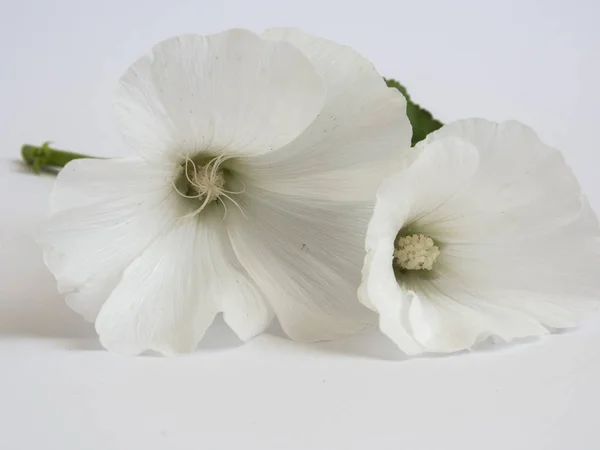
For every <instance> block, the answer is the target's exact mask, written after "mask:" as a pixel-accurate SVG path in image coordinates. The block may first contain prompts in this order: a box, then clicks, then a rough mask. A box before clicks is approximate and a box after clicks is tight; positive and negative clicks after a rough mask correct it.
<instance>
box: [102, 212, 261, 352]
mask: <svg viewBox="0 0 600 450" xmlns="http://www.w3.org/2000/svg"><path fill="white" fill-rule="evenodd" d="M220 220H221V219H220V216H219V215H218V214H217V213H216V212H215V213H214V214H210V213H208V214H205V215H203V216H202V218H201V220H197V218H191V219H188V220H181V221H178V222H177V224H176V225H175V226H174V227H173V228H172V229H171V230H170V231H169V232H168V233H166V234H165V235H164V236H163V237H161V238H159V239H158V240H157V241H156V242H154V243H153V244H152V245H151V246H150V247H148V249H147V250H146V251H145V252H144V253H143V254H142V255H141V256H139V257H138V258H137V259H136V260H135V261H134V262H133V263H132V264H131V265H130V266H129V267H128V268H127V269H126V270H125V272H124V274H123V279H122V281H121V282H120V283H119V284H118V286H117V287H116V289H115V290H114V291H113V292H112V294H111V295H110V297H109V298H108V300H107V301H106V303H105V305H104V306H103V307H102V309H101V311H100V314H99V315H98V319H97V321H96V330H97V332H98V334H99V336H100V340H101V342H102V344H103V345H104V346H105V347H106V348H108V349H109V350H115V351H117V352H120V353H128V354H138V353H141V352H143V351H145V350H155V351H158V352H160V353H163V354H173V353H182V352H190V351H193V350H194V349H195V348H196V346H197V344H198V342H199V341H200V340H201V339H202V336H203V335H204V332H205V331H206V329H207V328H208V326H210V324H211V323H212V322H213V319H214V317H215V315H216V314H217V313H218V312H221V311H222V312H223V317H224V319H225V321H226V322H227V324H228V325H229V326H231V328H232V329H233V330H234V331H235V332H236V334H237V335H238V336H239V337H240V338H241V339H243V340H248V339H250V338H252V337H253V336H255V335H256V334H258V333H260V332H262V331H263V330H264V329H265V328H266V327H267V326H268V325H269V323H270V321H271V318H272V312H271V310H270V308H269V307H268V306H267V304H266V303H265V301H264V299H263V296H262V294H261V292H260V291H259V290H258V288H257V287H256V286H255V285H254V283H253V282H252V281H251V280H249V279H248V277H247V276H246V275H244V272H243V269H242V268H241V266H240V265H239V263H238V262H237V261H236V260H235V259H234V256H233V252H232V250H231V245H230V244H229V242H228V240H227V237H226V233H225V230H224V229H223V227H222V224H221V223H220Z"/></svg>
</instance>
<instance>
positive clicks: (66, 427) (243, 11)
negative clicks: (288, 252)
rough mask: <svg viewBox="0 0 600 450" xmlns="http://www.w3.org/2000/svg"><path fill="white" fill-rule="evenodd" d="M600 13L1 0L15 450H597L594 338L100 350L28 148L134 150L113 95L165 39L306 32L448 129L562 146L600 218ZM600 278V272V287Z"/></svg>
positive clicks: (1, 124)
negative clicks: (23, 151)
mask: <svg viewBox="0 0 600 450" xmlns="http://www.w3.org/2000/svg"><path fill="white" fill-rule="evenodd" d="M598 23H600V3H599V2H598V1H597V0H587V1H586V0H578V1H566V0H565V1H554V0H546V1H543V0H538V1H525V0H502V1H495V2H489V1H482V0H479V1H477V0H473V1H463V2H460V1H444V0H440V1H418V0H412V1H409V2H404V1H398V0H394V1H392V0H391V1H375V0H347V1H341V0H338V1H325V0H302V1H287V2H286V1H284V0H278V1H267V0H253V1H244V0H238V1H223V0H211V1H204V0H190V1H175V0H171V1H167V0H164V1H158V0H146V1H118V0H110V1H109V0H104V1H83V0H72V1H66V0H64V1H61V0H46V1H43V0H38V1H8V0H1V1H0V157H1V160H0V173H1V175H0V448H1V449H6V450H20V449H32V450H33V449H35V450H42V449H60V450H71V449H73V450H87V449H91V450H96V449H97V450H113V449H114V450H121V449H122V450H137V449H144V450H154V449H169V450H180V449H202V450H204V449H206V450H212V449H244V450H252V449H268V450H286V449H302V450H310V449H319V450H320V449H323V450H338V449H340V450H346V449H348V450H353V449H361V450H362V449H365V450H370V449H405V450H447V449H455V448H456V449H462V450H465V449H466V450H470V449H476V450H479V449H485V450H500V449H501V450H507V449H510V450H521V449H522V450H597V449H600V415H599V414H598V404H600V381H599V380H600V326H599V321H598V320H597V319H592V320H590V322H589V323H587V324H585V325H584V326H583V327H582V328H581V329H580V330H578V331H575V332H569V333H565V334H561V335H558V336H552V337H549V338H545V339H542V340H536V341H532V342H527V343H524V344H523V345H518V346H514V345H513V346H508V347H503V348H489V347H488V348H486V349H483V350H479V351H476V352H473V353H470V354H464V355H459V356H452V357H437V358H419V359H412V360H406V359H405V358H403V357H402V355H401V354H400V353H399V352H397V351H396V350H395V348H394V346H393V345H392V344H390V343H389V342H388V341H387V340H386V339H385V338H383V337H382V336H380V335H379V334H378V333H377V332H376V331H375V330H371V331H368V332H366V333H364V334H363V335H360V336H355V337H352V338H350V339H347V340H345V341H338V342H333V343H324V344H318V345H300V344H296V343H293V342H291V341H289V340H287V339H285V338H284V337H282V336H281V334H280V333H278V332H277V330H274V331H273V332H272V333H271V334H267V335H263V336H260V337H258V338H256V339H255V340H253V341H252V342H250V343H248V344H246V345H241V344H240V343H239V342H238V341H237V339H236V338H235V336H234V335H233V333H232V332H230V331H229V330H228V329H227V328H226V327H225V326H224V325H223V324H222V323H217V324H215V326H213V328H212V329H211V330H210V331H209V333H208V335H207V337H206V338H205V339H204V341H203V342H202V344H201V346H200V348H199V349H198V351H197V352H196V353H194V354H192V355H189V356H182V357H175V358H161V357H138V358H133V357H123V356H118V355H113V354H109V353H107V352H105V351H103V350H102V349H101V348H100V346H99V345H98V343H97V340H96V337H95V334H94V330H93V326H92V325H90V324H88V323H86V322H84V321H83V320H82V319H81V318H79V317H78V316H77V315H76V314H75V313H73V312H71V311H70V310H69V309H68V308H67V307H66V306H65V305H64V303H63V302H62V300H61V299H60V298H59V296H58V295H57V293H56V289H55V285H54V281H53V279H52V277H51V275H50V274H49V272H48V271H47V270H46V269H45V267H44V265H43V263H42V259H41V254H40V251H39V249H38V248H37V246H36V245H35V243H34V242H33V239H32V238H31V230H32V228H33V226H34V224H35V223H36V222H37V221H39V220H40V219H42V218H43V217H44V214H45V211H46V205H47V201H48V194H49V191H50V189H51V184H52V177H50V176H47V175H46V176H40V177H35V176H33V175H30V174H28V173H26V171H25V170H24V169H23V168H22V166H20V165H19V164H18V163H17V162H16V160H17V159H18V157H19V149H20V146H21V145H22V144H23V143H36V144H39V143H41V142H42V141H45V140H52V141H54V142H55V143H56V146H58V147H59V148H67V149H71V150H75V151H81V152H87V153H91V154H96V155H120V154H124V152H125V149H124V148H123V145H122V143H121V141H120V139H119V136H118V135H117V132H116V130H115V128H114V127H113V125H112V118H111V114H110V96H111V93H112V90H113V88H114V86H115V84H116V81H117V79H118V77H119V76H120V75H121V74H122V72H123V71H124V70H125V69H126V68H127V66H128V65H129V64H130V63H131V62H132V61H134V60H135V59H136V58H138V57H139V56H141V55H142V54H144V53H146V52H147V51H148V50H149V49H150V47H151V46H152V45H153V44H154V43H156V42H158V41H159V40H161V39H163V38H167V37H169V36H172V35H176V34H181V33H186V32H194V33H202V34H203V33H212V32H217V31H220V30H222V29H225V28H231V27H245V28H250V29H253V30H255V31H260V30H262V29H264V28H266V27H269V26H282V25H289V26H297V27H300V28H303V29H305V30H307V31H309V32H313V33H314V34H318V35H321V36H324V37H327V38H330V39H333V40H336V41H338V42H341V43H345V44H349V45H351V46H353V47H354V48H356V49H357V50H359V51H360V52H361V53H362V54H364V55H365V56H366V57H368V58H369V59H371V60H372V61H374V63H375V64H376V66H377V67H378V68H379V70H380V72H381V73H382V74H385V75H387V76H393V77H396V78H398V79H399V80H401V81H402V82H403V83H405V84H406V85H407V86H408V88H409V91H410V93H411V94H412V96H413V98H414V99H415V100H416V101H418V102H420V103H422V104H423V105H425V106H427V107H429V108H430V109H431V110H432V111H433V112H434V113H435V114H436V115H437V117H438V118H440V119H441V120H443V121H446V122H447V121H452V120H455V119H459V118H464V117H469V116H482V117H485V118H488V119H492V120H504V119H508V118H516V119H519V120H522V121H524V122H526V123H527V124H529V125H531V126H533V127H534V128H535V129H536V130H537V131H538V132H539V134H540V135H541V136H542V138H543V139H544V140H545V141H546V142H548V143H550V144H552V145H554V146H556V147H559V148H561V149H562V150H563V151H564V152H565V154H566V156H567V159H568V161H569V162H570V164H571V165H572V166H573V168H574V170H575V172H576V174H577V175H578V176H579V178H580V180H581V183H582V185H583V187H584V189H585V190H586V191H587V192H588V194H589V196H590V200H591V203H592V205H593V206H594V208H595V209H596V210H597V211H600V182H599V181H598V174H599V173H600V172H599V169H600V164H599V163H600V156H599V154H600V140H599V139H598V138H597V135H598V131H597V130H598V128H599V127H600V122H599V120H600V115H599V114H598V111H599V110H600V89H599V88H598V86H599V83H600V63H599V57H600V31H598V30H599V28H598ZM599 276H600V274H599Z"/></svg>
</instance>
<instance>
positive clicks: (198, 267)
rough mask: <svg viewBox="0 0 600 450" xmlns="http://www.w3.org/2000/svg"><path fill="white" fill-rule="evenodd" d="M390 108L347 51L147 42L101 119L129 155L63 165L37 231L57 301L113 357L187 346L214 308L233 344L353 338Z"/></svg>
mask: <svg viewBox="0 0 600 450" xmlns="http://www.w3.org/2000/svg"><path fill="white" fill-rule="evenodd" d="M405 108H406V102H405V100H404V98H403V97H402V95H400V94H399V93H398V92H397V91H396V90H394V89H389V88H387V87H386V85H385V83H384V81H383V79H382V78H381V76H380V75H379V74H378V73H377V72H376V71H375V70H374V68H373V66H372V65H371V64H370V63H369V62H368V61H366V60H365V59H364V58H362V57H361V56H359V55H358V54H357V53H355V52H354V51H353V50H351V49H350V48H348V47H344V46H340V45H337V44H334V43H332V42H329V41H326V40H323V39H319V38H315V37H312V36H309V35H306V34H304V33H302V32H300V31H297V30H269V31H267V32H266V33H264V34H263V35H262V36H257V35H255V34H253V33H251V32H249V31H244V30H231V31H227V32H223V33H220V34H216V35H212V36H206V37H202V36H182V37H178V38H174V39H170V40H167V41H165V42H162V43H160V44H158V45H157V46H156V47H154V49H153V51H152V53H151V54H150V55H148V56H146V57H143V58H141V59H140V60H139V61H137V62H136V63H135V64H134V65H133V66H132V67H131V68H130V69H129V70H128V71H127V73H126V74H125V75H124V76H123V78H122V79H121V82H120V88H119V92H118V95H117V100H116V114H117V119H118V122H119V126H120V129H121V132H122V133H123V135H124V137H125V139H126V141H127V143H128V144H129V145H130V147H131V148H132V149H133V150H134V151H136V152H137V154H138V155H139V156H138V157H136V158H128V159H116V160H77V161H74V162H71V163H70V164H68V165H67V166H66V167H65V168H64V169H63V170H62V171H61V172H60V174H59V175H58V179H57V181H56V185H55V188H54V192H53V196H52V201H51V218H50V220H49V222H48V223H47V224H46V225H45V227H44V229H43V230H42V231H41V233H40V236H39V240H40V242H41V243H42V244H43V245H44V250H45V252H44V254H45V261H46V263H47V265H48V267H49V268H50V270H51V271H52V273H53V274H54V275H55V277H56V278H57V281H58V285H59V290H60V292H62V293H64V294H65V295H66V299H67V302H68V304H69V305H70V306H71V307H72V308H73V309H74V310H76V311H78V312H79V313H81V314H83V315H84V316H85V317H86V318H87V319H89V320H92V321H93V320H95V322H96V330H97V332H98V334H99V336H100V340H101V342H102V344H103V345H104V346H105V347H107V348H108V349H112V350H116V351H119V352H124V353H140V352H143V351H144V350H147V349H153V350H156V351H159V352H162V353H165V354H169V353H175V352H186V351H191V350H193V349H194V348H195V347H196V345H197V343H198V341H199V340H200V339H201V338H202V336H203V334H204V332H205V330H206V328H207V327H208V326H209V325H210V324H211V323H212V321H213V319H214V317H215V315H216V314H218V313H220V312H222V313H223V316H224V320H225V321H226V322H227V323H228V324H229V326H231V328H232V329H233V330H234V331H235V332H236V333H237V335H238V336H239V337H240V338H241V339H243V340H247V339H250V338H251V337H253V336H254V335H256V334H257V333H260V332H261V331H263V330H264V329H265V327H267V326H268V324H269V323H270V321H271V319H272V317H273V315H276V316H277V317H278V319H279V321H280V322H281V325H282V327H283V329H284V330H285V332H286V333H287V334H288V335H289V336H290V337H291V338H293V339H297V340H303V341H315V340H324V339H330V338H335V337H338V336H342V335H346V334H348V333H352V332H354V331H356V330H357V329H360V328H361V327H362V326H364V325H365V324H366V323H368V322H370V321H372V319H373V315H372V313H371V312H370V311H368V310H367V309H365V308H363V307H362V305H360V304H359V302H357V301H356V288H357V287H358V285H359V283H360V267H361V263H362V257H363V250H362V249H363V243H364V236H365V233H366V228H367V224H368V219H369V217H370V214H371V212H372V207H373V199H374V197H375V192H376V189H377V186H378V185H379V183H380V182H381V179H382V178H383V177H384V176H385V175H386V173H385V171H386V166H388V162H389V159H390V157H391V156H392V155H393V154H397V153H399V152H402V151H403V149H406V148H408V147H409V146H410V136H411V129H410V124H409V123H408V119H407V117H406V114H405Z"/></svg>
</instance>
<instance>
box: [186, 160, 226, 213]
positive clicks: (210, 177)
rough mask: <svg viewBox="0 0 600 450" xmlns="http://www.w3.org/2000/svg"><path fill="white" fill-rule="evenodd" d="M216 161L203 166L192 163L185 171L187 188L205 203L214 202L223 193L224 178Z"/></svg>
mask: <svg viewBox="0 0 600 450" xmlns="http://www.w3.org/2000/svg"><path fill="white" fill-rule="evenodd" d="M216 159H217V158H215V159H212V160H210V161H209V162H208V163H206V164H204V165H196V164H195V163H194V162H193V161H192V163H191V165H188V166H187V167H186V169H185V171H186V177H187V179H188V182H189V183H190V184H189V188H190V189H191V190H192V191H193V192H195V193H196V194H198V198H199V199H201V200H203V199H205V200H206V202H207V203H210V202H214V201H215V200H217V199H218V198H219V197H220V196H221V194H223V193H224V191H225V176H224V174H223V169H221V168H220V167H219V163H218V162H216Z"/></svg>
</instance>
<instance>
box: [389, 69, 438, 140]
mask: <svg viewBox="0 0 600 450" xmlns="http://www.w3.org/2000/svg"><path fill="white" fill-rule="evenodd" d="M384 79H385V82H386V83H387V85H388V86H389V87H392V88H396V89H398V90H399V91H400V92H401V93H402V95H404V97H405V98H406V115H407V116H408V120H409V121H410V124H411V126H412V129H413V135H412V145H415V144H416V143H417V142H419V141H422V140H423V139H425V137H426V136H427V135H428V134H429V133H431V132H433V131H435V130H437V129H439V128H441V127H442V126H443V125H444V124H443V123H442V122H440V121H439V120H437V119H435V118H434V117H433V116H432V115H431V113H430V112H429V111H427V110H426V109H425V108H422V107H420V106H419V105H417V104H416V103H414V102H413V101H412V100H411V99H410V95H408V92H407V91H406V88H405V87H404V86H402V85H401V84H400V83H398V82H397V81H396V80H393V79H391V78H384Z"/></svg>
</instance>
